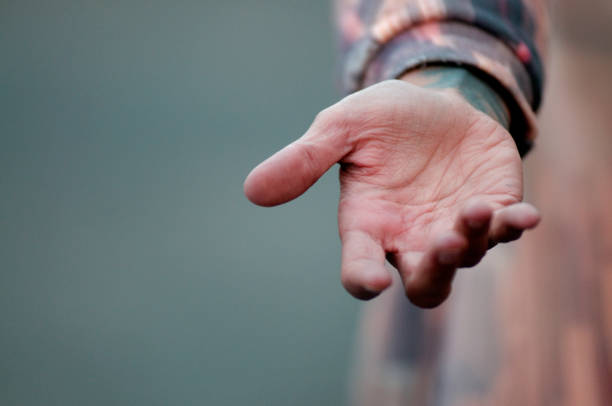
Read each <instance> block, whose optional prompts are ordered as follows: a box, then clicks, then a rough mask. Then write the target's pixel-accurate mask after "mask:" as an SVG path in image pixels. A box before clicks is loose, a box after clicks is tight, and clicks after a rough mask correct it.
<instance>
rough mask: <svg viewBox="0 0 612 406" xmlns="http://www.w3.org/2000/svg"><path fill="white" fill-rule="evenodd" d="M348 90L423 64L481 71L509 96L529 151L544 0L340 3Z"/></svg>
mask: <svg viewBox="0 0 612 406" xmlns="http://www.w3.org/2000/svg"><path fill="white" fill-rule="evenodd" d="M335 2H336V17H337V22H338V24H337V25H338V31H339V36H340V46H341V55H342V59H343V85H344V88H345V90H346V91H347V92H352V91H355V90H358V89H360V88H362V87H366V86H369V85H371V84H374V83H376V82H379V81H381V80H385V79H392V78H398V77H399V76H401V75H402V74H404V73H406V72H407V71H409V70H412V69H416V68H419V67H422V66H426V65H449V64H450V65H460V66H464V67H467V68H469V69H474V70H476V72H477V73H480V75H481V76H482V77H483V78H484V79H485V80H487V81H488V82H489V83H490V84H491V85H492V86H493V87H494V88H495V89H496V90H497V91H498V92H499V93H500V95H501V96H502V97H503V98H504V100H505V101H506V104H507V106H508V108H509V110H510V115H511V123H510V133H511V134H512V136H513V137H514V139H515V141H516V143H517V146H518V148H519V152H520V153H521V155H524V154H525V153H526V152H527V151H528V150H529V149H530V147H531V145H532V142H533V140H534V138H535V136H536V126H535V114H534V112H535V111H537V109H538V106H539V104H540V100H541V95H542V86H543V79H544V72H543V71H544V69H543V65H542V55H544V54H545V48H546V37H547V31H548V18H547V7H546V0H335Z"/></svg>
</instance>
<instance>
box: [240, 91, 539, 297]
mask: <svg viewBox="0 0 612 406" xmlns="http://www.w3.org/2000/svg"><path fill="white" fill-rule="evenodd" d="M337 162H339V163H340V187H341V194H340V203H339V209H338V226H339V232H340V238H341V240H342V272H341V278H342V282H343V284H344V286H345V288H346V289H347V290H348V291H349V292H350V293H351V294H353V295H354V296H355V297H357V298H360V299H369V298H372V297H374V296H376V295H378V294H379V293H380V292H382V291H383V290H384V289H386V288H387V287H388V286H389V285H390V284H391V281H392V278H391V275H390V274H389V272H388V271H387V269H386V268H385V266H384V263H385V258H386V259H388V260H389V262H390V263H391V264H392V265H393V266H395V267H396V268H397V270H398V271H399V273H400V276H401V278H402V281H403V283H404V287H405V291H406V294H407V296H408V298H409V299H410V300H411V301H412V302H413V303H415V304H416V305H418V306H421V307H434V306H437V305H439V304H440V303H442V302H443V301H444V300H445V299H446V297H447V296H448V295H449V293H450V288H451V282H452V279H453V276H454V273H455V270H456V268H458V267H470V266H474V265H476V264H477V263H478V262H479V261H480V259H481V258H482V257H483V256H484V254H485V253H486V251H487V249H488V248H490V247H492V246H494V245H495V244H497V243H498V242H506V241H511V240H514V239H517V238H518V237H519V236H520V235H521V233H522V232H523V230H525V229H528V228H531V227H534V226H535V225H536V224H537V223H538V221H539V215H538V213H537V211H536V210H535V209H534V208H533V207H532V206H531V205H528V204H526V203H520V202H521V200H522V192H523V181H522V164H521V159H520V157H519V154H518V152H517V149H516V146H515V143H514V141H513V139H512V137H511V136H510V134H509V133H508V132H507V131H506V130H505V129H504V128H503V127H502V125H500V124H499V123H498V122H497V121H496V120H494V119H492V118H491V117H489V116H488V115H486V114H484V113H483V112H481V111H479V110H477V109H476V108H474V107H473V105H472V104H470V103H469V102H468V101H467V100H466V98H465V97H464V96H462V95H461V94H460V93H459V92H456V91H454V90H452V89H440V88H439V87H438V88H437V89H431V88H424V87H420V86H415V85H412V84H410V83H406V82H404V81H400V80H392V81H386V82H382V83H379V84H376V85H374V86H371V87H369V88H367V89H365V90H362V91H360V92H357V93H355V94H353V95H350V96H348V97H346V98H344V99H343V100H341V101H340V102H339V103H337V104H335V105H333V106H331V107H329V108H327V109H325V110H323V111H322V112H321V113H319V115H318V116H317V117H316V119H315V121H314V123H313V124H312V126H311V127H310V129H309V130H308V131H307V132H306V134H304V136H302V137H301V138H300V139H298V140H297V141H295V142H293V143H292V144H290V145H288V146H287V147H285V148H284V149H282V150H281V151H279V152H277V153H276V154H274V155H273V156H272V157H270V158H269V159H267V160H266V161H264V162H263V163H261V164H260V165H259V166H257V167H256V168H255V169H254V170H253V171H252V172H251V173H250V174H249V176H248V177H247V179H246V181H245V185H244V190H245V194H246V196H247V197H248V198H249V199H250V200H251V201H252V202H253V203H255V204H258V205H261V206H273V205H278V204H281V203H285V202H287V201H289V200H292V199H294V198H296V197H298V196H299V195H301V194H302V193H304V192H305V191H306V190H307V189H308V188H309V187H310V186H311V185H312V184H313V183H314V182H315V181H316V180H317V179H318V178H319V177H321V175H323V174H324V173H325V172H326V171H327V170H328V169H329V168H330V167H331V166H332V165H334V164H335V163H337Z"/></svg>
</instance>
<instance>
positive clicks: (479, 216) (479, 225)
mask: <svg viewBox="0 0 612 406" xmlns="http://www.w3.org/2000/svg"><path fill="white" fill-rule="evenodd" d="M492 217H493V208H492V207H491V206H490V205H489V204H488V203H485V202H482V201H472V202H470V203H468V204H467V205H466V206H465V208H464V209H463V211H462V213H461V219H462V221H463V222H464V224H465V225H466V226H467V228H468V229H470V230H481V229H484V228H485V227H488V226H489V223H490V221H491V218H492Z"/></svg>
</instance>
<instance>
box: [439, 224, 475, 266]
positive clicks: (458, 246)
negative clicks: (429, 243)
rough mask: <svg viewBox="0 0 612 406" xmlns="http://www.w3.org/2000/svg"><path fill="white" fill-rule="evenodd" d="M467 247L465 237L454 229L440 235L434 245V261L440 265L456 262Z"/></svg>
mask: <svg viewBox="0 0 612 406" xmlns="http://www.w3.org/2000/svg"><path fill="white" fill-rule="evenodd" d="M467 247H468V241H467V239H466V238H465V237H464V236H463V235H461V234H459V233H458V232H456V231H452V232H449V233H447V234H444V235H442V236H440V237H439V238H438V239H437V240H436V242H435V245H434V251H435V255H436V257H435V258H436V261H437V262H438V263H439V264H441V265H446V266H448V265H454V264H458V263H459V261H460V260H461V256H462V255H463V253H464V252H465V250H466V249H467Z"/></svg>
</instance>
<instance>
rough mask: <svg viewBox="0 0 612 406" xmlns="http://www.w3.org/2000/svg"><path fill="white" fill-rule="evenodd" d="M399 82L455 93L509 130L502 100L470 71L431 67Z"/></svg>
mask: <svg viewBox="0 0 612 406" xmlns="http://www.w3.org/2000/svg"><path fill="white" fill-rule="evenodd" d="M401 80H404V81H406V82H409V83H412V84H414V85H417V86H421V87H426V88H430V89H440V90H443V91H450V92H457V93H459V94H460V95H461V96H462V97H463V98H464V99H465V100H466V101H467V102H468V103H470V104H471V105H472V106H473V107H474V108H476V109H477V110H480V111H482V112H483V113H485V114H487V115H489V116H490V117H491V118H493V119H495V120H496V121H497V122H499V123H500V124H501V125H503V126H504V127H505V128H506V129H507V130H508V129H509V128H510V126H509V124H510V113H509V111H508V108H507V106H506V104H505V103H504V101H503V99H502V98H501V97H500V95H499V94H498V93H497V92H496V91H495V90H494V89H493V88H492V87H491V86H490V85H489V84H488V83H486V81H485V80H484V79H482V78H481V77H479V76H477V75H476V74H475V73H473V72H472V71H471V70H469V69H465V68H462V67H457V66H431V67H427V68H423V69H419V70H413V71H410V72H408V73H406V74H404V75H403V76H402V77H401Z"/></svg>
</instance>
